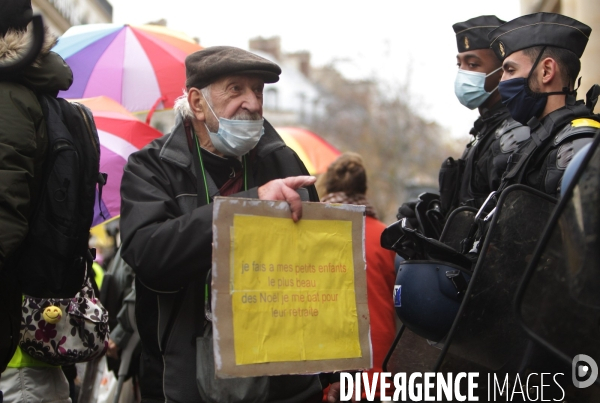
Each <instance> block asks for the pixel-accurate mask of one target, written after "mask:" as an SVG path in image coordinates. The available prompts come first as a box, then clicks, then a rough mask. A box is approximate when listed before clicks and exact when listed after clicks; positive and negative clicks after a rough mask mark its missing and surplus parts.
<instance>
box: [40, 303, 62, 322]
mask: <svg viewBox="0 0 600 403" xmlns="http://www.w3.org/2000/svg"><path fill="white" fill-rule="evenodd" d="M42 316H43V317H44V320H45V321H46V322H47V323H51V324H53V325H54V324H56V323H58V322H60V319H61V318H62V311H61V309H60V308H59V307H57V306H52V305H51V306H49V307H47V308H45V309H44V313H42Z"/></svg>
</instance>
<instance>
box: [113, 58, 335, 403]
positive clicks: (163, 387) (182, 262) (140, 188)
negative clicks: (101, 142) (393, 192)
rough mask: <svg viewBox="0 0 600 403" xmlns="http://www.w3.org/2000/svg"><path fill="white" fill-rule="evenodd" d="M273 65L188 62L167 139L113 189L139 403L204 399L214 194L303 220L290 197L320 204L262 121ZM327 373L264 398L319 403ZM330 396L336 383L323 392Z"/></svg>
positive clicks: (275, 383)
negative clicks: (132, 279)
mask: <svg viewBox="0 0 600 403" xmlns="http://www.w3.org/2000/svg"><path fill="white" fill-rule="evenodd" d="M280 73H281V69H280V68H279V66H278V65H276V64H275V63H272V62H270V61H268V60H266V59H263V58H261V57H258V56H256V55H254V54H252V53H250V52H246V51H244V50H241V49H237V48H233V47H225V46H219V47H211V48H207V49H204V50H202V51H199V52H196V53H194V54H192V55H190V56H188V57H187V59H186V76H187V80H186V95H185V96H184V97H182V98H180V99H179V100H178V102H177V106H176V110H177V120H176V124H175V126H174V128H173V129H172V131H171V133H170V134H167V135H165V136H164V137H163V138H160V139H158V140H156V141H154V142H152V143H150V144H149V145H148V146H146V147H145V148H144V149H142V150H140V151H139V152H137V153H134V154H132V155H131V157H130V158H129V161H128V163H127V165H126V167H125V172H124V175H123V181H122V185H121V196H122V207H121V230H122V239H123V245H122V257H123V259H124V260H125V261H126V262H127V263H128V264H129V265H130V266H131V267H132V268H133V269H134V271H135V273H136V289H137V301H136V319H137V325H138V329H139V333H140V336H141V339H142V345H143V352H142V363H141V385H140V386H141V391H142V400H143V401H145V402H152V401H161V402H164V401H168V402H171V401H173V402H190V403H191V402H201V401H202V398H201V396H200V394H199V391H198V389H197V387H196V360H195V358H196V345H195V340H196V337H197V336H201V335H202V329H203V326H204V323H205V320H206V319H205V311H204V300H205V293H204V290H205V281H206V277H207V272H208V270H209V269H210V267H211V259H212V257H211V253H212V213H213V210H212V207H213V205H212V203H211V202H212V200H213V197H215V196H217V195H221V196H230V195H231V196H236V197H248V198H258V199H262V200H285V201H287V202H288V203H289V205H290V208H291V218H292V219H293V220H294V221H297V220H299V219H300V217H301V215H302V205H301V199H300V196H299V194H298V193H297V192H296V189H298V188H300V187H307V189H308V194H309V198H310V200H311V201H318V196H317V193H316V190H315V188H314V186H313V183H314V181H315V178H313V177H311V176H307V175H308V172H307V170H306V168H305V167H304V165H303V164H302V162H301V161H300V159H299V158H298V156H297V155H296V154H295V153H294V152H293V151H292V150H291V149H290V148H288V147H287V146H286V145H285V143H284V142H283V141H282V140H281V138H280V137H279V135H278V134H277V132H276V131H275V130H274V129H273V127H272V126H271V125H270V124H269V123H268V122H267V121H265V120H264V119H263V117H262V112H263V110H262V103H263V87H264V84H265V83H274V82H276V81H278V80H279V74H280ZM326 378H327V377H326V376H318V375H307V376H278V377H271V378H270V381H269V385H270V386H269V391H268V401H272V402H306V401H312V400H315V401H318V400H319V398H320V396H322V388H323V387H324V386H326V384H324V383H326V382H323V381H326ZM332 386H333V387H332V388H331V389H332V394H331V398H332V400H335V396H334V395H336V394H337V392H339V383H336V384H334V385H332Z"/></svg>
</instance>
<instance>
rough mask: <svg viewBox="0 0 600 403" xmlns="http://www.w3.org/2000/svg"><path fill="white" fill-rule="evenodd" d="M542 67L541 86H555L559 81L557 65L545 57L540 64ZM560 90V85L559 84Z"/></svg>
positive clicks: (554, 61)
mask: <svg viewBox="0 0 600 403" xmlns="http://www.w3.org/2000/svg"><path fill="white" fill-rule="evenodd" d="M540 65H541V66H542V84H543V85H545V86H552V85H555V83H556V82H557V80H559V79H560V72H559V71H558V63H556V60H554V59H553V58H551V57H546V58H544V60H542V61H541V62H540ZM559 84H560V86H561V89H562V83H559Z"/></svg>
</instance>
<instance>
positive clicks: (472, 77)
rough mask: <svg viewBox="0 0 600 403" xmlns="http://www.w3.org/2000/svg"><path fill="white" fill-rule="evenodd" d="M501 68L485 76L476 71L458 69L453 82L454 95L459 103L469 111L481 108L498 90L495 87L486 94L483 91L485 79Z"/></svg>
mask: <svg viewBox="0 0 600 403" xmlns="http://www.w3.org/2000/svg"><path fill="white" fill-rule="evenodd" d="M501 68H502V67H498V68H497V69H496V70H494V71H492V72H491V73H490V74H487V75H486V74H485V73H479V72H476V71H468V70H461V69H458V73H457V74H456V80H455V81H454V93H455V94H456V97H457V98H458V100H459V101H460V103H461V104H463V105H464V106H466V107H467V108H469V109H475V108H478V107H479V106H481V104H483V103H484V102H485V100H486V99H488V97H489V96H490V95H492V92H494V91H496V89H498V87H496V88H494V89H493V90H492V91H491V92H487V91H486V90H485V79H486V78H487V77H489V76H491V75H492V74H494V73H495V72H497V71H498V70H500V69H501Z"/></svg>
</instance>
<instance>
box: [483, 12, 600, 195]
mask: <svg viewBox="0 0 600 403" xmlns="http://www.w3.org/2000/svg"><path fill="white" fill-rule="evenodd" d="M591 31H592V30H591V28H590V27H588V26H587V25H585V24H583V23H581V22H579V21H577V20H575V19H573V18H570V17H567V16H564V15H560V14H554V13H536V14H530V15H525V16H522V17H519V18H516V19H514V20H512V21H509V22H507V23H506V24H503V25H501V26H500V27H498V28H496V29H495V30H493V31H491V32H490V34H489V39H490V42H491V47H492V49H493V51H494V52H495V53H496V55H497V56H498V58H499V59H501V60H503V64H502V68H503V74H502V80H501V82H500V86H499V92H500V96H501V97H502V102H503V104H504V105H506V107H507V108H508V110H509V111H510V114H511V116H512V117H513V118H514V119H515V120H517V121H518V122H521V123H522V124H527V126H529V128H530V130H531V138H530V139H528V140H526V141H524V142H522V143H521V144H520V145H519V146H518V148H517V150H516V151H515V152H514V153H513V154H512V155H511V157H510V160H509V163H508V167H507V171H506V175H505V177H504V178H503V180H502V184H501V186H500V190H501V189H504V188H505V187H506V186H508V185H511V184H514V183H523V184H526V185H528V186H531V187H533V188H535V189H538V190H540V191H542V192H544V193H547V194H549V195H551V196H554V197H558V195H559V194H560V186H561V179H562V176H563V173H564V170H565V168H566V167H567V165H568V164H569V162H570V161H571V159H572V158H573V155H575V153H576V152H577V151H579V150H580V149H581V148H582V147H583V146H584V145H586V144H588V143H590V142H591V141H592V137H593V135H594V133H595V131H596V129H597V128H599V127H600V123H598V122H599V119H598V116H596V115H593V114H592V113H593V108H594V105H595V99H597V96H598V87H597V86H594V87H592V90H590V92H588V101H587V104H585V103H584V102H583V101H576V95H577V94H576V92H575V90H574V84H575V81H576V79H577V76H578V74H579V70H580V68H581V62H580V61H579V59H580V58H581V55H582V54H583V51H584V49H585V46H586V44H587V42H588V39H589V36H590V34H591Z"/></svg>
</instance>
